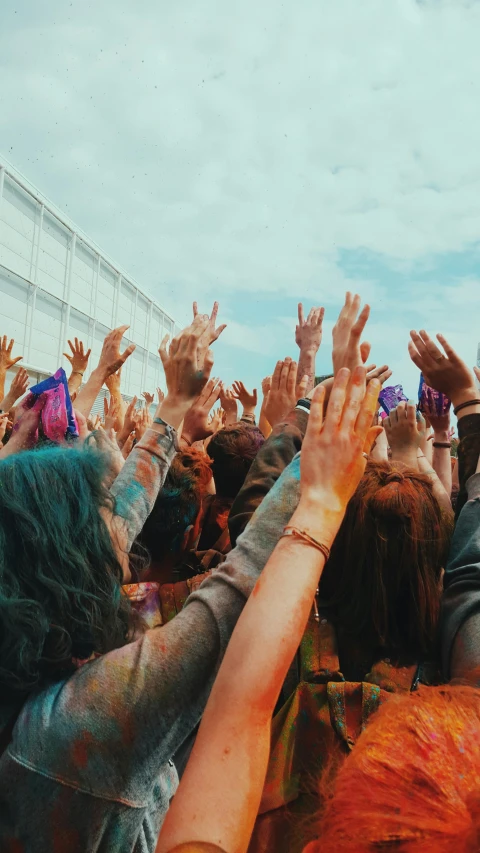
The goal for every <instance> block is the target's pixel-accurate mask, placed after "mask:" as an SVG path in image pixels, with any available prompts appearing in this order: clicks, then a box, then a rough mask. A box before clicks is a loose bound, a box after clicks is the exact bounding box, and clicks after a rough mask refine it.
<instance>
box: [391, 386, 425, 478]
mask: <svg viewBox="0 0 480 853" xmlns="http://www.w3.org/2000/svg"><path fill="white" fill-rule="evenodd" d="M383 426H384V429H385V433H386V436H387V439H388V443H389V445H390V448H391V451H392V459H393V460H394V461H395V462H403V463H404V464H405V465H408V466H410V467H411V468H416V467H417V455H418V449H419V447H422V445H423V444H424V442H425V441H426V437H427V436H426V428H427V425H426V423H425V419H424V418H423V417H422V416H421V415H420V413H419V412H418V413H417V408H416V405H415V403H414V402H412V401H411V400H409V401H408V403H404V402H402V403H399V404H398V406H397V407H396V409H392V411H391V412H390V414H389V416H388V418H385V419H384V421H383Z"/></svg>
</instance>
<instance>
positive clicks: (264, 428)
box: [258, 398, 272, 438]
mask: <svg viewBox="0 0 480 853" xmlns="http://www.w3.org/2000/svg"><path fill="white" fill-rule="evenodd" d="M265 403H266V400H265V398H264V400H263V403H262V408H261V409H260V420H259V421H258V428H259V430H260V432H261V433H262V435H264V436H265V438H268V437H269V436H270V435H271V433H272V427H271V426H270V424H269V422H268V419H267V416H266V414H265Z"/></svg>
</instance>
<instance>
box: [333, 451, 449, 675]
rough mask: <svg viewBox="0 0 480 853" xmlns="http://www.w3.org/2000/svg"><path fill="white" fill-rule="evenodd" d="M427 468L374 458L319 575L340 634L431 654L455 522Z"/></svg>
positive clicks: (412, 655) (395, 653)
mask: <svg viewBox="0 0 480 853" xmlns="http://www.w3.org/2000/svg"><path fill="white" fill-rule="evenodd" d="M452 522H453V513H452V514H451V516H448V514H446V513H444V512H442V510H441V508H440V506H439V503H438V501H437V500H436V498H435V496H434V495H433V493H432V486H431V483H430V481H429V478H428V476H426V475H425V474H420V473H419V472H418V471H414V470H413V469H410V468H405V467H404V466H400V465H396V464H390V463H388V462H369V463H368V465H367V468H366V471H365V474H364V476H363V477H362V479H361V481H360V484H359V486H358V488H357V490H356V492H355V494H354V495H353V497H352V499H351V500H350V502H349V504H348V507H347V512H346V514H345V518H344V520H343V522H342V525H341V527H340V530H339V532H338V535H337V537H336V539H335V542H334V543H333V547H332V551H331V556H330V559H329V560H328V562H327V563H326V565H325V569H324V571H323V574H322V579H321V582H320V597H321V599H322V600H323V601H324V602H325V603H326V604H328V605H329V606H330V607H331V608H332V611H333V612H336V614H337V620H336V624H337V634H338V636H339V639H340V640H342V637H345V638H347V639H348V638H350V639H351V640H353V641H358V642H361V643H367V644H368V645H369V646H370V647H371V648H380V649H384V651H385V654H387V653H388V656H389V657H392V658H394V659H396V660H397V659H399V658H405V659H407V660H408V659H411V660H417V659H418V657H419V656H429V655H431V654H432V652H433V649H434V645H435V634H436V627H437V621H438V614H439V610H440V595H441V584H440V581H441V570H442V567H443V566H444V565H445V561H446V558H447V553H448V545H449V539H450V534H451V530H452V526H453V524H452Z"/></svg>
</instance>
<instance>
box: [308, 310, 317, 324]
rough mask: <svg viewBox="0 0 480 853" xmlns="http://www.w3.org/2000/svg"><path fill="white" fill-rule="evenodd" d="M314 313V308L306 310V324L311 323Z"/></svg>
mask: <svg viewBox="0 0 480 853" xmlns="http://www.w3.org/2000/svg"><path fill="white" fill-rule="evenodd" d="M315 313H316V312H315V308H310V311H309V312H308V317H307V326H309V325H311V323H312V321H313V319H314V317H315Z"/></svg>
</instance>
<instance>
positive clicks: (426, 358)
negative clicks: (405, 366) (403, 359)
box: [409, 329, 441, 366]
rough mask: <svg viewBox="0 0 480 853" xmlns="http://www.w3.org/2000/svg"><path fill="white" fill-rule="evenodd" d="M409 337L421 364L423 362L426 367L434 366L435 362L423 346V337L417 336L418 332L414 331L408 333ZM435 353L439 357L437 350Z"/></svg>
mask: <svg viewBox="0 0 480 853" xmlns="http://www.w3.org/2000/svg"><path fill="white" fill-rule="evenodd" d="M410 337H411V339H412V341H413V343H414V344H415V348H416V350H417V352H418V355H419V356H420V358H421V360H422V362H424V363H425V364H426V365H427V366H429V365H432V364H434V363H435V360H434V359H433V358H432V356H431V355H430V353H429V351H428V349H427V347H426V345H425V341H424V340H423V337H422V336H421V335H419V334H418V332H416V331H415V330H414V329H412V331H411V332H410ZM409 351H410V350H409ZM437 352H438V354H439V355H441V352H440V350H437ZM412 360H413V359H412Z"/></svg>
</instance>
